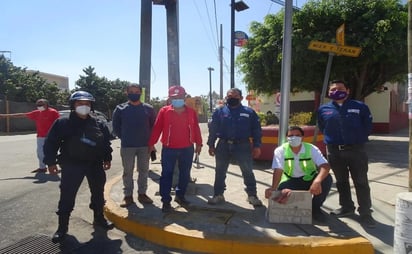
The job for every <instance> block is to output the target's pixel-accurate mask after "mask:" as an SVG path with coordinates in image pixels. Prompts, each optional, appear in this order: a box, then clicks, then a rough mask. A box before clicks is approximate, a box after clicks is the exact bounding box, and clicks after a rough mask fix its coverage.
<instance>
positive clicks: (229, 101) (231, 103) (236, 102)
mask: <svg viewBox="0 0 412 254" xmlns="http://www.w3.org/2000/svg"><path fill="white" fill-rule="evenodd" d="M226 104H227V105H229V106H231V107H235V106H237V105H239V104H240V99H239V98H227V99H226Z"/></svg>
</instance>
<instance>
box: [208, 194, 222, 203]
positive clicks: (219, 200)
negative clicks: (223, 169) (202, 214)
mask: <svg viewBox="0 0 412 254" xmlns="http://www.w3.org/2000/svg"><path fill="white" fill-rule="evenodd" d="M225 202H226V201H225V197H223V195H215V196H213V198H211V199H209V200H208V201H207V203H208V204H210V205H218V204H223V203H225Z"/></svg>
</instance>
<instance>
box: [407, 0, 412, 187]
mask: <svg viewBox="0 0 412 254" xmlns="http://www.w3.org/2000/svg"><path fill="white" fill-rule="evenodd" d="M411 16H412V0H408V108H409V114H408V119H409V185H408V186H409V191H412V142H411V137H412V17H411Z"/></svg>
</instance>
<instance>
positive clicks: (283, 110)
mask: <svg viewBox="0 0 412 254" xmlns="http://www.w3.org/2000/svg"><path fill="white" fill-rule="evenodd" d="M282 55H283V59H282V77H281V88H280V98H281V99H280V119H279V120H280V124H279V132H278V146H280V145H282V144H283V143H284V142H285V139H286V138H285V137H286V132H287V126H288V124H289V95H290V77H291V63H292V61H291V59H292V0H286V2H285V19H284V24H283V52H282Z"/></svg>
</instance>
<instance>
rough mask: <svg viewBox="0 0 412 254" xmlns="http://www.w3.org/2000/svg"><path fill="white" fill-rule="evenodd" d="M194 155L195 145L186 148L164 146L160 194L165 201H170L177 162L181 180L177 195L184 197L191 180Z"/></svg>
mask: <svg viewBox="0 0 412 254" xmlns="http://www.w3.org/2000/svg"><path fill="white" fill-rule="evenodd" d="M193 155H194V148H193V146H189V147H186V148H167V147H163V148H162V156H161V160H162V175H161V176H160V196H161V197H162V202H163V203H170V201H172V197H171V196H170V191H171V189H172V183H173V171H174V168H175V165H176V162H177V165H178V168H179V182H178V184H177V187H176V196H178V197H184V195H185V193H186V188H187V185H188V183H189V180H190V169H191V168H192V160H193Z"/></svg>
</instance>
